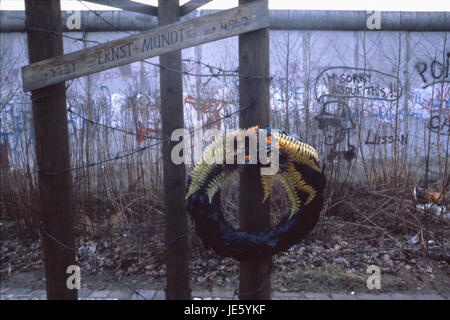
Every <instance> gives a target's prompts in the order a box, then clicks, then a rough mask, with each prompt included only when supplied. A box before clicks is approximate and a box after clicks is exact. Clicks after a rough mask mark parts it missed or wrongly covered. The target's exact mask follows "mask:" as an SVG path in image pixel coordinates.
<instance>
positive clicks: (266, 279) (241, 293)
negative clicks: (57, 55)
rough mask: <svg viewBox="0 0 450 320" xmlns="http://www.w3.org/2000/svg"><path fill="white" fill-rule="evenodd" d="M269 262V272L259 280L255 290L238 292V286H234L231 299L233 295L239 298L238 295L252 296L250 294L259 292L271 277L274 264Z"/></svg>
mask: <svg viewBox="0 0 450 320" xmlns="http://www.w3.org/2000/svg"><path fill="white" fill-rule="evenodd" d="M270 263H271V269H270V272H269V274H268V275H267V276H266V277H265V278H264V280H263V281H262V282H261V285H260V286H259V287H258V288H256V289H255V290H252V291H248V292H240V291H239V288H236V289H235V290H234V292H233V297H232V300H234V297H238V298H240V297H242V296H244V297H248V296H252V295H254V294H257V293H259V292H261V291H262V290H263V289H264V288H265V287H266V285H267V282H268V281H269V279H270V278H271V277H272V273H273V271H274V269H275V266H274V263H273V261H271V262H270Z"/></svg>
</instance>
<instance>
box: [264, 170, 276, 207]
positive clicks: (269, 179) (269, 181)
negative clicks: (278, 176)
mask: <svg viewBox="0 0 450 320" xmlns="http://www.w3.org/2000/svg"><path fill="white" fill-rule="evenodd" d="M274 182H275V179H274V176H273V175H270V176H269V175H267V176H261V184H262V186H263V190H264V198H263V201H262V202H265V201H266V200H267V198H269V196H270V193H271V192H272V187H273V183H274Z"/></svg>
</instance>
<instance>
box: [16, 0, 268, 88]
mask: <svg viewBox="0 0 450 320" xmlns="http://www.w3.org/2000/svg"><path fill="white" fill-rule="evenodd" d="M268 26H269V14H268V10H267V8H266V7H265V6H264V5H263V1H257V2H254V3H249V4H247V5H242V6H239V7H237V8H233V9H230V10H225V11H222V12H219V13H215V14H210V15H207V16H203V17H200V18H196V19H191V20H188V21H183V22H177V23H172V24H169V25H166V26H162V27H158V28H155V29H152V30H150V31H146V32H142V33H140V34H138V35H134V36H129V37H125V38H121V39H118V40H114V41H109V42H107V43H104V44H100V45H96V46H93V47H89V48H87V49H83V50H79V51H75V52H71V53H68V54H65V55H62V56H58V57H54V58H50V59H46V60H42V61H39V62H36V63H33V64H30V65H28V66H24V67H23V68H22V83H23V90H24V91H25V92H27V91H30V90H35V89H39V88H43V87H46V86H49V85H52V84H55V83H59V82H63V81H67V80H71V79H75V78H78V77H81V76H86V75H89V74H92V73H96V72H100V71H104V70H107V69H111V68H115V67H119V66H123V65H126V64H129V63H132V62H136V61H140V60H144V59H148V58H151V57H156V56H159V55H162V54H164V53H169V52H173V51H177V50H181V49H185V48H189V47H192V46H196V45H199V44H203V43H207V42H211V41H216V40H220V39H224V38H228V37H231V36H235V35H238V34H241V33H245V32H249V31H253V30H257V29H261V28H266V27H268Z"/></svg>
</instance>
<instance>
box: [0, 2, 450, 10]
mask: <svg viewBox="0 0 450 320" xmlns="http://www.w3.org/2000/svg"><path fill="white" fill-rule="evenodd" d="M134 1H136V2H142V3H147V4H151V5H157V3H158V1H157V0H134ZM185 2H188V0H181V1H180V3H181V4H184V3H185ZM61 3H62V9H63V10H86V7H84V6H83V5H82V4H80V3H79V1H78V0H61ZM85 3H86V5H88V6H89V8H91V9H93V10H111V9H112V8H110V7H105V6H101V5H95V4H92V3H89V2H85ZM237 4H238V0H213V1H211V2H210V3H209V4H207V5H205V6H203V7H202V9H228V8H232V7H235V6H237ZM269 8H270V9H293V10H295V9H298V10H379V11H449V10H450V0H426V1H423V0H396V1H394V0H365V1H361V0H313V1H311V0H269ZM0 9H1V10H24V1H23V0H0Z"/></svg>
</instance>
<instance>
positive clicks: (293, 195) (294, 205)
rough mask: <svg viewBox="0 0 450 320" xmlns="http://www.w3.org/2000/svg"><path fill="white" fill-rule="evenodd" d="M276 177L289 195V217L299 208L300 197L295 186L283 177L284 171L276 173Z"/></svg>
mask: <svg viewBox="0 0 450 320" xmlns="http://www.w3.org/2000/svg"><path fill="white" fill-rule="evenodd" d="M276 177H277V179H278V180H279V181H280V182H281V184H282V185H283V187H284V188H285V190H286V193H287V195H288V197H289V201H290V202H291V213H290V215H289V219H291V218H292V216H293V215H294V214H295V213H296V212H297V211H298V210H299V209H300V204H301V201H300V198H299V197H298V195H297V192H296V190H295V188H294V187H293V186H292V184H291V183H290V182H289V180H288V179H287V178H286V177H285V175H284V173H282V174H278V175H276Z"/></svg>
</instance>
